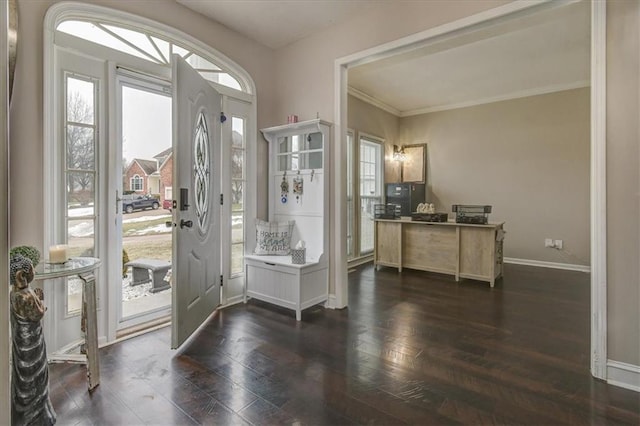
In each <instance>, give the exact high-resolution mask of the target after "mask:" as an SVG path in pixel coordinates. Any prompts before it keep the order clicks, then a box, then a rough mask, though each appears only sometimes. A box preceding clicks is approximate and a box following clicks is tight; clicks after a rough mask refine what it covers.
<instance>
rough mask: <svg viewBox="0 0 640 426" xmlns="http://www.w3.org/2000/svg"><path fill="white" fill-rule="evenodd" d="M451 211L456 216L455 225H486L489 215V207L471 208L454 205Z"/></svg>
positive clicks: (469, 206)
mask: <svg viewBox="0 0 640 426" xmlns="http://www.w3.org/2000/svg"><path fill="white" fill-rule="evenodd" d="M451 211H453V212H455V214H456V223H471V224H475V225H486V224H487V223H489V213H491V206H471V205H464V204H454V205H453V206H451Z"/></svg>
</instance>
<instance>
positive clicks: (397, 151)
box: [393, 145, 407, 161]
mask: <svg viewBox="0 0 640 426" xmlns="http://www.w3.org/2000/svg"><path fill="white" fill-rule="evenodd" d="M393 159H394V161H404V160H406V159H407V156H406V154H405V153H404V147H399V146H398V145H394V146H393Z"/></svg>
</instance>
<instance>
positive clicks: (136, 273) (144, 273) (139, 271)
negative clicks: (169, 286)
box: [131, 266, 151, 285]
mask: <svg viewBox="0 0 640 426" xmlns="http://www.w3.org/2000/svg"><path fill="white" fill-rule="evenodd" d="M131 270H132V274H133V279H132V280H131V285H140V284H144V283H148V282H150V281H151V279H150V278H149V270H148V269H147V268H139V267H137V266H132V267H131Z"/></svg>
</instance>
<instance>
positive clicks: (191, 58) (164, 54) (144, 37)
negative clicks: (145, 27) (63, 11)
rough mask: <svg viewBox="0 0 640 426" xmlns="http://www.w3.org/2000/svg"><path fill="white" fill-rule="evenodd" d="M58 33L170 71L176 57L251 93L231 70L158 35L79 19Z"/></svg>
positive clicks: (212, 77) (65, 23)
mask: <svg viewBox="0 0 640 426" xmlns="http://www.w3.org/2000/svg"><path fill="white" fill-rule="evenodd" d="M56 29H57V30H59V31H62V32H65V33H67V34H71V35H73V36H76V37H80V38H83V39H85V40H88V41H91V42H93V43H97V44H101V45H103V46H106V47H109V48H111V49H115V50H118V51H120V52H124V53H127V54H130V55H133V56H136V57H138V58H141V59H145V60H147V61H150V62H153V63H155V64H158V65H164V66H167V67H170V66H171V62H170V61H171V54H173V53H176V54H178V55H180V56H182V58H184V59H185V60H186V61H187V62H188V63H189V65H191V66H192V67H193V68H194V69H195V70H196V71H198V72H199V73H200V74H201V75H202V76H203V77H204V78H205V79H206V80H209V81H212V82H214V83H218V84H221V85H223V86H227V87H230V88H232V89H236V90H240V91H243V92H247V91H248V90H247V88H246V87H243V85H242V84H241V83H240V81H239V80H238V79H237V78H235V77H233V76H232V75H231V73H230V70H226V69H224V68H223V67H222V66H218V65H216V64H214V63H213V62H211V61H209V60H207V59H205V58H204V57H203V56H201V55H199V54H197V53H196V52H194V51H193V50H190V49H188V48H187V47H185V46H180V45H179V44H177V43H175V42H174V41H172V40H168V39H166V38H165V37H163V36H161V35H158V34H150V33H143V32H140V31H138V30H133V29H128V28H125V27H122V26H118V25H114V24H110V23H106V22H98V21H88V20H87V21H85V20H79V19H70V20H66V21H63V22H61V23H59V24H58V26H57V28H56Z"/></svg>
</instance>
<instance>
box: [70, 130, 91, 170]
mask: <svg viewBox="0 0 640 426" xmlns="http://www.w3.org/2000/svg"><path fill="white" fill-rule="evenodd" d="M94 147H95V143H94V130H93V128H91V127H83V126H75V125H72V124H69V125H68V126H67V168H68V169H70V170H94V169H95V152H94Z"/></svg>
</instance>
